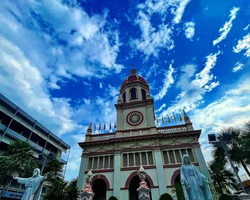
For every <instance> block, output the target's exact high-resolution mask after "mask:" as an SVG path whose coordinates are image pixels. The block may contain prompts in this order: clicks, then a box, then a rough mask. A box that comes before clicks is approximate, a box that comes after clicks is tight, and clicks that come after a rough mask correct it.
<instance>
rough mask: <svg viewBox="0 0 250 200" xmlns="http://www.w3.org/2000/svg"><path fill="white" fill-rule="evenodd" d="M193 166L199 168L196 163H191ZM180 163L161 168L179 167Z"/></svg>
mask: <svg viewBox="0 0 250 200" xmlns="http://www.w3.org/2000/svg"><path fill="white" fill-rule="evenodd" d="M192 164H193V165H194V166H199V164H198V163H192ZM181 165H182V164H181V163H178V164H168V165H163V168H176V167H181Z"/></svg>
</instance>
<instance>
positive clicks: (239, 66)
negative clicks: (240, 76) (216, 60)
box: [232, 62, 244, 73]
mask: <svg viewBox="0 0 250 200" xmlns="http://www.w3.org/2000/svg"><path fill="white" fill-rule="evenodd" d="M243 66H244V65H243V64H242V63H240V62H237V63H236V64H235V66H234V68H233V70H232V72H234V73H235V72H237V71H239V70H241V69H242V67H243Z"/></svg>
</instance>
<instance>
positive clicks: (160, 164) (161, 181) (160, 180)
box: [154, 149, 167, 195]
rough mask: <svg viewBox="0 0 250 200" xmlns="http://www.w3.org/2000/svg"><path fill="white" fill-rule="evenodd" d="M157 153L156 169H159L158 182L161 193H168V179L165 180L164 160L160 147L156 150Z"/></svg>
mask: <svg viewBox="0 0 250 200" xmlns="http://www.w3.org/2000/svg"><path fill="white" fill-rule="evenodd" d="M154 154H155V165H156V171H157V178H158V184H159V189H160V195H162V194H164V193H166V185H167V184H166V180H165V174H164V170H163V162H162V157H161V152H160V149H156V150H154Z"/></svg>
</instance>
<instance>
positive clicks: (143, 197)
mask: <svg viewBox="0 0 250 200" xmlns="http://www.w3.org/2000/svg"><path fill="white" fill-rule="evenodd" d="M138 176H139V178H140V180H141V182H140V187H139V188H138V189H137V192H138V199H139V200H150V189H149V188H148V186H147V183H146V181H145V179H146V172H145V170H144V168H143V167H142V166H141V167H140V169H139V171H138Z"/></svg>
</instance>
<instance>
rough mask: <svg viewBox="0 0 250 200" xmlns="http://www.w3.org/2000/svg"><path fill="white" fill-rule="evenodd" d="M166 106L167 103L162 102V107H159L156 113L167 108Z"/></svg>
mask: <svg viewBox="0 0 250 200" xmlns="http://www.w3.org/2000/svg"><path fill="white" fill-rule="evenodd" d="M165 107H166V104H165V103H164V104H162V105H161V107H160V108H159V109H157V110H156V111H155V112H156V113H157V112H161V111H162V109H163V108H165Z"/></svg>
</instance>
